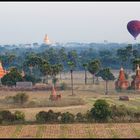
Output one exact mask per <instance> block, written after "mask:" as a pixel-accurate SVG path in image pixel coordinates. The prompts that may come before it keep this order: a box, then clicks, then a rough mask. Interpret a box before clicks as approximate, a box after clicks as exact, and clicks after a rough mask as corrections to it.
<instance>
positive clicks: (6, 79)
mask: <svg viewBox="0 0 140 140" xmlns="http://www.w3.org/2000/svg"><path fill="white" fill-rule="evenodd" d="M19 81H23V78H22V76H21V74H20V73H19V72H18V70H17V69H16V68H11V70H10V72H9V73H7V74H6V75H4V76H3V77H2V78H1V82H2V84H3V85H7V86H13V85H16V82H19Z"/></svg>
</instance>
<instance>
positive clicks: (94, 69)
mask: <svg viewBox="0 0 140 140" xmlns="http://www.w3.org/2000/svg"><path fill="white" fill-rule="evenodd" d="M100 67H101V64H100V61H99V60H96V59H95V60H91V61H90V62H89V63H88V71H89V72H90V73H91V74H92V75H93V84H94V83H95V82H94V77H95V74H96V73H98V71H99V70H100Z"/></svg>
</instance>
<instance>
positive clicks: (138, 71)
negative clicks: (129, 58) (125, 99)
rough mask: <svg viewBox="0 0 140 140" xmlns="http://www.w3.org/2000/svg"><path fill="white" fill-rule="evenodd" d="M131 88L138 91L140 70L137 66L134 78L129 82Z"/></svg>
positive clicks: (139, 88)
mask: <svg viewBox="0 0 140 140" xmlns="http://www.w3.org/2000/svg"><path fill="white" fill-rule="evenodd" d="M131 88H132V89H136V90H140V68H139V65H138V66H137V69H136V75H135V78H134V79H133V81H132V82H131Z"/></svg>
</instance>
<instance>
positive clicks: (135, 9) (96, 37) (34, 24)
mask: <svg viewBox="0 0 140 140" xmlns="http://www.w3.org/2000/svg"><path fill="white" fill-rule="evenodd" d="M131 20H140V2H0V44H20V43H34V42H38V43H43V39H44V36H45V34H47V35H48V37H49V39H50V41H52V42H61V43H65V42H80V43H90V42H97V43H99V42H103V41H104V40H107V41H108V42H118V43H124V42H125V43H134V42H139V41H140V35H139V37H137V40H136V41H135V40H134V38H133V37H132V36H131V35H130V33H129V32H128V31H127V28H126V26H127V23H128V22H129V21H131Z"/></svg>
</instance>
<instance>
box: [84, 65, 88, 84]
mask: <svg viewBox="0 0 140 140" xmlns="http://www.w3.org/2000/svg"><path fill="white" fill-rule="evenodd" d="M87 66H88V64H87V63H84V64H83V67H84V70H85V85H86V84H87Z"/></svg>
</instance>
